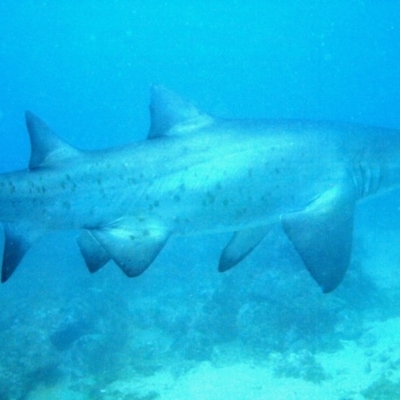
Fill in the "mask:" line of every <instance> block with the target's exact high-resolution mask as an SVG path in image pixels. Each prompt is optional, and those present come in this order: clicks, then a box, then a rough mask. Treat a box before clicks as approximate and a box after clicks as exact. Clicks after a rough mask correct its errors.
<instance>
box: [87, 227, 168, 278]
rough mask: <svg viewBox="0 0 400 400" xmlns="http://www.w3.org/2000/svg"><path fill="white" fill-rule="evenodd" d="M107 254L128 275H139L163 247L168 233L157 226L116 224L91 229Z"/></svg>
mask: <svg viewBox="0 0 400 400" xmlns="http://www.w3.org/2000/svg"><path fill="white" fill-rule="evenodd" d="M91 234H92V235H93V236H94V238H95V239H96V240H97V241H98V242H99V243H100V244H101V246H102V247H103V248H104V249H105V250H106V252H107V253H108V255H109V256H110V257H111V258H112V259H113V260H114V261H115V263H116V264H117V265H118V266H119V267H120V268H121V269H122V271H123V272H124V273H125V274H126V275H127V276H129V277H135V276H138V275H140V274H141V273H142V272H143V271H145V270H146V269H147V267H148V266H149V265H150V264H151V263H152V262H153V261H154V259H155V258H156V257H157V255H158V253H159V252H160V251H161V249H162V248H163V247H164V245H165V243H166V241H167V239H168V234H167V232H165V231H164V230H162V229H159V228H157V227H144V228H141V229H137V228H136V227H135V228H133V227H131V226H129V225H118V226H115V227H111V228H106V229H94V230H92V231H91Z"/></svg>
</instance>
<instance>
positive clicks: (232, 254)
mask: <svg viewBox="0 0 400 400" xmlns="http://www.w3.org/2000/svg"><path fill="white" fill-rule="evenodd" d="M270 229H271V226H270V225H265V226H264V225H263V226H258V227H256V228H250V229H245V230H243V231H237V232H235V233H234V234H233V236H232V239H231V240H230V241H229V243H228V244H227V245H226V247H225V248H224V250H223V252H222V254H221V257H220V259H219V266H218V270H219V271H220V272H225V271H227V270H228V269H231V268H233V267H234V266H235V265H236V264H238V263H239V262H240V261H242V260H243V259H244V258H245V257H246V256H247V255H248V254H249V253H250V252H251V251H252V250H253V249H254V248H255V247H256V246H257V245H258V244H259V243H260V242H261V240H262V239H263V238H264V236H265V235H266V234H267V233H268V232H269V230H270Z"/></svg>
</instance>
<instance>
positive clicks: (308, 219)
mask: <svg viewBox="0 0 400 400" xmlns="http://www.w3.org/2000/svg"><path fill="white" fill-rule="evenodd" d="M150 108H151V117H152V119H151V128H150V132H149V135H148V139H147V140H146V141H143V142H138V143H134V144H132V145H130V146H127V147H123V148H120V149H111V150H107V151H96V152H81V151H79V150H76V149H75V148H73V147H71V146H69V145H67V144H65V143H64V142H63V141H61V140H60V139H59V138H58V137H57V136H56V135H55V134H54V133H53V132H52V131H51V130H50V129H49V128H48V127H47V126H46V125H45V124H44V123H43V122H41V121H40V120H39V119H38V118H37V117H35V116H34V115H33V114H31V113H27V126H28V131H29V133H30V138H31V145H32V156H31V160H30V165H29V170H27V171H19V172H14V173H7V174H3V175H1V176H0V220H1V221H3V224H4V232H5V246H4V257H3V269H2V280H3V281H5V280H7V279H8V278H9V277H10V276H11V274H12V273H13V271H14V270H15V268H16V267H17V266H18V264H19V262H20V261H21V259H22V257H23V256H24V254H25V252H26V251H27V250H28V249H29V247H30V246H31V244H32V243H33V242H34V240H35V239H36V238H37V237H38V236H39V235H40V234H42V233H43V232H46V231H51V230H59V229H83V233H82V234H81V236H80V237H79V238H78V244H79V247H80V250H81V252H82V254H83V256H84V259H85V261H86V263H87V265H88V267H89V269H90V270H91V271H92V272H94V271H96V270H98V269H99V268H101V267H102V266H103V265H104V264H105V263H106V262H107V261H109V260H110V259H113V260H114V261H115V262H116V263H117V264H118V265H119V266H120V267H121V268H122V270H123V271H124V272H125V273H126V274H127V275H128V276H137V275H139V274H140V273H142V272H143V271H144V270H145V269H146V268H147V267H148V266H149V265H150V264H151V263H152V261H153V260H154V259H155V257H156V256H157V254H158V253H159V251H160V250H161V249H162V247H163V246H164V244H165V243H166V241H167V239H168V238H169V237H170V236H172V235H189V234H195V233H210V232H223V231H231V232H235V233H234V236H233V238H232V239H231V241H230V242H229V243H228V245H227V246H226V248H225V249H224V251H223V253H222V255H221V259H220V265H219V268H220V270H221V271H224V270H227V269H229V268H231V267H232V266H234V265H235V264H237V263H238V262H239V261H241V260H242V259H243V258H244V257H245V256H246V255H247V254H248V253H250V251H251V250H252V249H253V248H254V247H255V246H256V245H257V244H258V243H259V242H260V241H261V240H262V238H263V237H264V236H265V235H266V233H267V232H268V230H269V229H270V227H271V225H272V224H274V223H276V222H279V221H280V222H281V223H282V227H283V229H284V231H285V232H286V234H287V235H288V237H289V238H290V240H291V241H292V243H293V245H294V247H295V248H296V250H297V251H298V252H299V254H300V256H301V258H302V259H303V261H304V263H305V265H306V267H307V268H308V270H309V271H310V273H311V275H312V276H313V277H314V279H315V280H316V281H317V282H318V283H319V285H320V286H321V287H322V289H323V290H324V291H325V292H328V291H331V290H333V289H334V288H335V287H336V286H337V285H338V284H339V283H340V281H341V280H342V278H343V275H344V273H345V271H346V269H347V266H348V264H349V261H350V255H351V241H352V229H353V218H354V208H355V205H356V203H357V202H358V201H359V200H361V199H363V198H365V197H368V196H371V195H375V194H379V193H382V192H384V191H387V190H390V189H392V188H395V187H397V186H399V185H400V132H399V131H394V130H388V129H381V128H371V127H364V126H357V125H346V124H336V123H316V122H308V121H263V120H259V121H257V120H222V119H216V118H212V117H210V116H208V115H206V114H204V113H202V112H200V111H199V110H197V109H196V108H195V107H194V106H192V105H191V104H190V103H187V102H185V101H183V100H182V99H180V98H179V97H178V96H176V95H174V94H172V93H170V92H168V91H167V90H165V89H163V88H159V87H154V88H153V90H152V101H151V106H150Z"/></svg>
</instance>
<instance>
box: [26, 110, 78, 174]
mask: <svg viewBox="0 0 400 400" xmlns="http://www.w3.org/2000/svg"><path fill="white" fill-rule="evenodd" d="M25 119H26V126H27V128H28V132H29V137H30V140H31V159H30V161H29V169H31V170H32V169H37V168H40V167H49V166H53V165H57V163H58V162H61V161H62V160H65V159H67V158H71V157H76V156H78V155H79V154H80V151H79V150H78V149H76V148H75V147H72V146H71V145H69V144H68V143H66V142H64V141H63V140H62V139H60V138H59V137H58V136H57V135H56V134H55V133H54V132H53V131H52V130H51V129H50V128H49V127H48V126H47V125H46V124H45V123H44V122H43V121H42V120H41V119H40V118H39V117H37V116H36V115H35V114H33V113H31V112H30V111H27V112H26V113H25Z"/></svg>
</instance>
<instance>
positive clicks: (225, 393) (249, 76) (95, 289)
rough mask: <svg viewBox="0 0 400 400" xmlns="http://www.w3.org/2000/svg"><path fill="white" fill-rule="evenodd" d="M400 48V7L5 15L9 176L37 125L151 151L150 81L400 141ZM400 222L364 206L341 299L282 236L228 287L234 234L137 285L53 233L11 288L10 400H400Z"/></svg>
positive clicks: (25, 5)
mask: <svg viewBox="0 0 400 400" xmlns="http://www.w3.org/2000/svg"><path fill="white" fill-rule="evenodd" d="M399 38H400V1H393V0H392V1H390V0H380V1H378V0H375V1H374V0H369V1H368V0H366V1H361V0H346V1H344V0H337V1H322V0H305V1H298V0H297V1H294V0H286V1H283V0H274V1H272V0H265V1H261V0H247V1H244V0H236V1H235V0H232V1H225V0H215V1H213V2H204V1H199V0H197V1H191V0H187V1H178V0H175V1H172V0H171V1H156V0H146V1H128V0H125V1H122V0H120V1H118V0H114V1H111V0H109V1H103V0H98V1H94V0H92V1H89V0H83V1H77V0H70V1H50V0H48V1H41V0H31V1H28V0H21V1H18V2H16V1H9V0H3V1H1V2H0V171H1V172H6V171H12V170H16V169H24V168H26V167H27V165H28V160H29V154H30V146H29V140H28V134H27V131H26V128H25V122H24V111H25V110H31V111H33V112H35V113H36V114H38V115H39V116H40V117H41V118H43V119H44V120H45V121H46V122H47V123H48V124H49V125H50V126H51V127H52V128H53V129H54V130H55V131H56V132H57V133H58V134H59V135H60V136H61V137H62V138H64V139H65V140H66V141H67V142H69V143H71V144H72V145H74V146H76V147H79V148H82V149H88V150H90V149H102V148H107V147H113V146H120V145H124V144H127V143H130V142H132V141H135V140H142V139H144V138H145V137H146V134H147V131H148V128H149V112H148V104H149V87H150V85H151V84H152V83H157V84H162V85H164V86H166V87H168V88H170V89H171V90H173V91H175V92H177V93H179V94H180V95H182V96H183V97H184V98H188V99H193V101H194V103H195V104H196V105H197V106H198V107H200V108H201V109H203V110H205V111H207V112H209V113H210V114H213V115H218V116H222V117H234V118H261V117H262V118H305V119H313V120H320V119H328V120H340V121H350V122H359V123H364V124H372V125H378V126H385V127H392V128H397V129H400V40H399ZM321 156H322V157H323V155H321ZM0 207H1V205H0ZM399 210H400V193H399V191H397V192H393V193H391V194H390V195H389V196H386V197H383V198H381V199H379V200H373V201H371V202H369V203H366V204H363V205H360V207H358V209H357V218H356V227H355V240H354V242H355V243H354V251H353V260H352V265H351V267H350V270H349V272H348V274H347V276H346V278H345V280H344V282H343V284H342V285H341V286H340V287H339V288H338V289H337V290H336V291H334V292H333V293H332V294H329V295H324V294H322V293H321V291H320V289H319V288H318V287H317V286H316V284H315V283H314V281H312V279H311V278H310V276H309V275H308V273H307V272H306V271H305V269H304V267H303V265H302V263H301V262H300V261H299V259H298V257H297V255H296V254H295V252H294V250H293V249H292V248H291V246H290V244H289V243H288V241H287V239H286V238H285V237H284V235H283V233H282V232H281V230H280V228H279V227H277V228H276V229H274V230H273V231H272V232H271V234H270V235H269V236H268V237H267V238H265V239H264V241H263V243H262V244H261V245H260V246H259V247H258V248H257V249H256V250H255V251H254V252H253V253H252V254H251V255H250V256H249V257H248V258H247V259H245V260H244V261H243V262H242V263H241V264H240V265H238V266H237V267H236V268H234V269H233V270H232V271H229V272H227V273H225V274H220V273H218V272H217V262H218V258H219V255H220V252H221V250H222V248H223V247H224V245H225V244H226V241H227V240H228V238H229V235H223V234H221V235H213V236H198V237H190V238H176V239H173V240H171V241H170V242H169V243H168V245H167V246H166V248H165V249H164V251H163V252H162V253H161V254H160V256H159V257H158V258H157V260H156V262H155V263H154V264H153V265H152V266H151V268H149V270H148V271H146V272H145V273H144V274H143V275H142V276H141V277H139V278H136V279H127V278H126V277H125V276H124V275H123V274H122V273H121V272H120V270H119V269H118V268H117V267H116V266H115V265H113V264H112V263H109V264H108V265H107V266H106V267H105V268H103V269H102V270H100V271H99V272H98V273H96V274H94V275H90V274H89V272H88V271H87V269H86V267H85V265H84V262H83V260H82V258H81V256H80V254H79V251H78V247H77V245H76V243H75V240H74V239H75V237H76V236H77V232H62V233H51V234H48V235H46V236H45V237H43V238H41V239H40V240H39V241H38V243H37V244H36V245H35V246H34V247H33V248H32V249H31V250H30V251H29V253H28V254H27V255H26V257H25V259H24V261H23V262H22V264H21V266H20V267H19V268H18V270H17V271H16V273H15V274H14V275H13V276H12V278H11V279H10V280H9V281H8V282H7V283H6V284H3V285H2V286H0V304H1V311H0V400H3V399H4V400H8V399H10V400H11V399H12V400H42V399H53V398H54V399H65V400H66V399H68V400H70V399H74V400H81V399H82V400H83V399H85V400H86V399H88V400H98V399H105V400H109V399H123V400H152V399H162V400H163V399H175V400H176V399H206V400H223V399H238V400H239V399H240V400H243V399H245V400H246V399H248V400H263V399H274V400H276V399H278V400H279V399H282V400H283V399H285V400H291V399H293V400H295V399H296V400H299V399H304V400H305V399H308V400H309V399H322V398H323V399H328V400H363V399H373V400H382V399H391V400H393V399H400V337H399V330H400V306H399V304H400V290H399V289H400V277H399V272H398V270H399V267H400V246H399V243H400V211H399Z"/></svg>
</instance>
